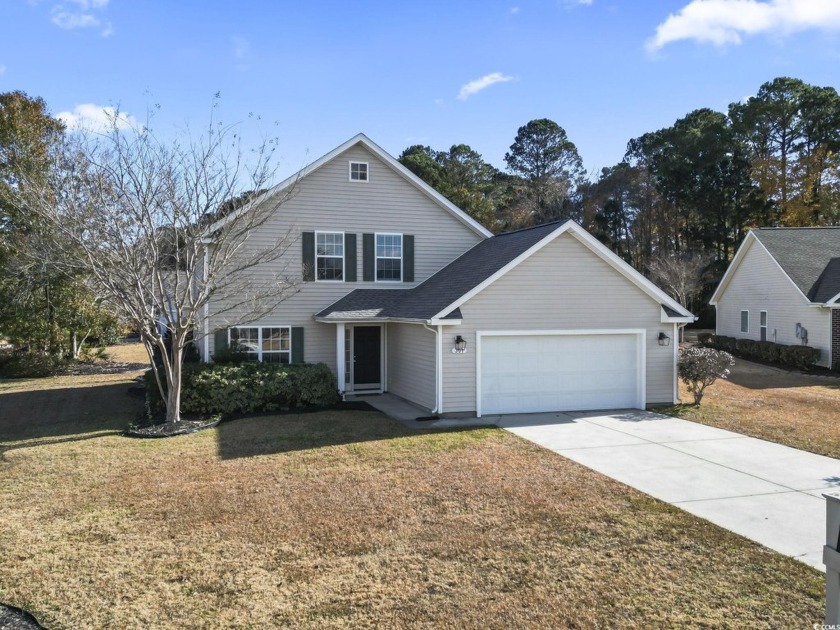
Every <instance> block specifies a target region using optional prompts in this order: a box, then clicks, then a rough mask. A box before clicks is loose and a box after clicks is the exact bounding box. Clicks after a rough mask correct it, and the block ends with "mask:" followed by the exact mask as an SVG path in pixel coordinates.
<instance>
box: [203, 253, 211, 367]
mask: <svg viewBox="0 0 840 630" xmlns="http://www.w3.org/2000/svg"><path fill="white" fill-rule="evenodd" d="M209 257H210V245H209V244H205V246H204V283H205V290H206V285H207V276H208V275H210V263H209V262H208V261H207V259H208V258H209ZM202 345H203V346H204V362H205V363H209V362H210V300H207V301H206V302H205V303H204V341H203V344H202Z"/></svg>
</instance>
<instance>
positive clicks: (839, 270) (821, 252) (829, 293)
mask: <svg viewBox="0 0 840 630" xmlns="http://www.w3.org/2000/svg"><path fill="white" fill-rule="evenodd" d="M753 239H754V240H755V241H757V242H758V243H760V244H761V245H762V246H763V247H764V249H765V250H766V251H767V253H768V254H770V256H772V257H773V259H774V260H775V261H776V263H778V265H779V267H780V268H781V270H782V271H783V272H784V273H785V275H786V276H787V277H788V278H789V279H790V281H791V282H792V283H793V284H794V285H795V286H796V287H797V288H798V289H799V290H800V291H801V292H802V295H803V296H805V298H806V299H807V300H808V301H810V302H813V303H816V304H825V303H827V302H831V301H832V300H834V299H835V298H837V296H838V294H840V227H802V228H755V229H753V230H750V233H749V234H748V235H747V238H746V239H744V243H743V244H742V245H741V247H740V248H739V249H738V252H737V253H736V254H735V258H733V260H732V264H730V266H729V269H727V271H726V274H725V275H724V277H723V279H722V280H721V282H720V284H719V285H718V288H717V290H716V291H715V294H714V295H713V296H712V300H711V303H712V304H714V303H716V302H717V298H718V296H719V294H721V293H722V291H723V289H725V288H726V285H727V284H728V283H729V280H730V278H731V274H732V273H734V270H735V269H736V268H737V266H738V265H739V264H740V262H741V260H742V259H743V256H744V255H745V254H746V251H747V249H748V248H749V247H750V245H751V244H752V241H753Z"/></svg>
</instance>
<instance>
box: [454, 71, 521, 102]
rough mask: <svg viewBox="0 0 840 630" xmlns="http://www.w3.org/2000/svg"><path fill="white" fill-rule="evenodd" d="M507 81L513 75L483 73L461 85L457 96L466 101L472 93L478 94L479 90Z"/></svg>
mask: <svg viewBox="0 0 840 630" xmlns="http://www.w3.org/2000/svg"><path fill="white" fill-rule="evenodd" d="M508 81H513V77H510V76H507V75H505V74H502V73H501V72H491V73H490V74H485V75H484V76H483V77H481V78H480V79H475V80H474V81H470V82H469V83H467V84H466V85H463V86H461V91H460V92H458V96H457V98H458V100H459V101H466V100H467V99H468V98H469V97H470V96H472V95H473V94H478V93H479V92H481V90H484V89H486V88H489V87H490V86H491V85H493V84H495V83H507V82H508Z"/></svg>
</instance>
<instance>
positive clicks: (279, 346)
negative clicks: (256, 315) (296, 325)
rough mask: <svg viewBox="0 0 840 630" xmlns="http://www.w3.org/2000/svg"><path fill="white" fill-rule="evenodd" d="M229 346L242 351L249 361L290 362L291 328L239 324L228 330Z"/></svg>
mask: <svg viewBox="0 0 840 630" xmlns="http://www.w3.org/2000/svg"><path fill="white" fill-rule="evenodd" d="M228 343H229V344H230V347H231V348H235V349H238V350H241V351H244V352H245V353H246V354H247V355H248V359H250V360H251V361H262V362H264V363H291V362H292V329H291V327H289V326H249V327H245V326H241V327H237V328H231V329H230V330H229V331H228Z"/></svg>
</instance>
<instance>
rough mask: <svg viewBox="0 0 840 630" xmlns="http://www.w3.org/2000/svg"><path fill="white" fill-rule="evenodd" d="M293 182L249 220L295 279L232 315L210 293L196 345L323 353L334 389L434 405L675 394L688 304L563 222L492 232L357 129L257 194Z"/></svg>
mask: <svg viewBox="0 0 840 630" xmlns="http://www.w3.org/2000/svg"><path fill="white" fill-rule="evenodd" d="M292 185H294V186H295V187H296V191H295V194H294V195H293V196H291V198H290V199H289V200H288V201H286V202H284V203H283V204H282V205H281V206H280V207H279V208H278V209H277V211H276V212H275V213H274V215H272V218H271V219H270V220H269V221H268V222H266V223H264V224H263V225H262V226H261V227H260V230H264V231H265V234H266V235H267V236H268V235H271V236H278V235H283V234H286V233H291V234H294V235H295V238H294V239H293V241H292V244H291V246H290V247H289V249H288V251H287V252H286V254H285V256H286V257H288V261H287V262H288V263H289V266H290V268H291V267H293V268H295V269H299V270H300V279H301V280H302V283H301V284H300V285H299V287H298V289H299V290H298V291H297V292H296V293H294V294H293V295H291V296H290V297H288V298H287V299H286V300H285V301H283V302H282V303H280V304H279V305H278V306H277V308H276V309H275V310H274V312H272V313H271V314H270V315H269V316H266V317H264V318H262V319H260V320H259V321H253V322H249V323H248V324H247V325H244V326H235V327H231V326H230V325H229V323H228V322H227V321H226V320H225V317H223V316H220V315H217V314H216V311H217V310H218V309H214V308H213V304H211V305H210V308H209V309H208V314H207V317H206V318H205V321H204V328H205V330H204V331H203V332H204V333H205V334H204V337H203V339H204V341H203V343H202V348H201V350H202V355H203V358H204V360H210V359H212V356H213V353H214V352H215V349H216V348H217V347H220V346H222V345H227V344H232V343H234V342H236V343H237V344H239V345H241V346H243V347H245V348H247V349H249V350H250V351H251V354H252V356H253V358H254V359H255V360H261V361H279V362H283V363H287V362H288V363H296V362H323V363H326V364H327V365H328V366H330V367H331V368H332V369H333V370H334V371H335V373H336V375H337V378H338V383H339V388H340V389H341V390H342V391H343V392H345V393H360V392H368V393H381V392H390V393H391V394H394V395H397V396H400V397H402V398H404V399H406V400H409V401H411V402H413V403H415V404H416V405H419V406H420V407H423V408H424V409H426V410H428V411H429V412H431V413H437V414H441V413H450V414H477V415H482V414H484V415H487V414H500V413H514V412H537V411H554V410H564V409H566V410H571V409H575V410H578V409H615V408H630V407H632V408H644V407H645V406H646V405H648V404H653V403H672V402H674V401H675V400H676V399H677V378H676V362H677V351H678V348H677V344H676V343H674V342H673V340H676V339H678V327H679V326H681V325H684V324H685V323H687V322H690V321H693V320H694V318H693V316H692V315H691V313H689V312H687V311H686V310H685V309H684V308H682V307H681V306H680V305H679V304H678V303H676V302H675V301H674V300H672V299H671V298H670V297H668V296H667V295H666V294H665V293H664V292H662V291H661V290H660V289H659V288H657V287H656V286H654V285H653V284H652V283H651V282H650V281H649V280H647V279H646V278H644V277H643V276H642V275H641V274H639V273H638V272H636V271H635V270H634V269H632V268H631V267H630V266H629V265H627V264H626V263H625V262H624V261H622V260H621V259H619V258H618V257H617V256H615V255H614V254H613V253H612V252H611V251H610V250H609V249H607V248H606V247H604V246H603V245H602V244H601V243H599V242H598V241H597V240H596V239H594V238H593V237H592V236H591V235H589V234H588V233H587V232H586V231H585V230H584V229H583V228H581V227H580V226H579V225H577V224H576V223H574V222H571V221H569V222H565V223H554V224H548V225H543V226H538V227H534V228H529V229H524V230H518V231H515V232H510V233H507V234H500V235H497V236H494V235H493V234H492V233H491V232H489V231H488V230H487V229H486V228H484V227H482V226H481V225H480V224H478V223H477V222H476V221H474V220H473V219H472V218H470V217H469V216H468V215H466V214H465V213H464V212H462V211H461V210H460V209H459V208H457V207H455V206H454V205H453V204H452V203H450V202H449V201H448V200H447V199H445V198H444V197H443V196H442V195H440V194H439V193H438V192H437V191H435V190H434V189H432V188H431V187H429V186H428V185H427V184H426V183H424V182H423V181H422V180H420V179H419V178H418V177H416V176H415V175H414V174H413V173H411V172H410V171H409V170H408V169H406V168H405V167H404V166H402V165H401V164H400V163H399V162H398V161H397V160H395V159H394V158H393V157H392V156H390V155H388V154H387V153H386V152H385V151H383V150H382V149H381V148H380V147H378V146H377V145H376V144H374V143H373V142H371V141H370V140H369V139H368V138H367V137H366V136H364V135H363V134H359V135H358V136H356V137H354V138H352V139H351V140H349V141H347V142H345V143H344V144H342V145H341V146H339V147H337V148H336V149H335V150H333V151H331V152H330V153H328V154H327V155H325V156H323V157H322V158H320V159H318V160H316V161H315V162H313V163H312V164H310V165H309V166H307V167H306V168H304V169H303V170H302V171H301V172H300V173H298V174H297V175H295V176H293V177H291V178H289V179H288V180H286V181H285V182H283V183H281V184H280V185H279V186H278V187H276V188H275V189H273V190H272V191H269V192H268V193H266V197H265V198H266V199H268V198H270V196H271V195H272V194H276V193H277V192H278V191H281V190H283V189H284V187H288V186H292ZM255 203H260V201H259V200H258V201H256V202H255ZM221 299H223V297H222V298H220V300H221Z"/></svg>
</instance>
